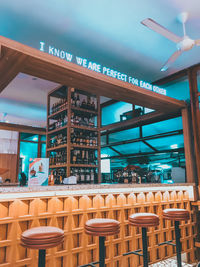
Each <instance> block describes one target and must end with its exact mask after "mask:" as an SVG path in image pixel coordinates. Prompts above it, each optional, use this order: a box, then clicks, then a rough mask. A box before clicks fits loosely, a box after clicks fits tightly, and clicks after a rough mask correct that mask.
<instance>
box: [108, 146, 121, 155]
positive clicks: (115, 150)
mask: <svg viewBox="0 0 200 267" xmlns="http://www.w3.org/2000/svg"><path fill="white" fill-rule="evenodd" d="M109 148H110V149H111V150H113V151H114V152H116V153H117V154H118V155H120V156H123V154H122V153H120V152H119V151H118V150H117V149H115V148H113V147H112V146H110V147H109Z"/></svg>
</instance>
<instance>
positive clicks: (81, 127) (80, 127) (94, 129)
mask: <svg viewBox="0 0 200 267" xmlns="http://www.w3.org/2000/svg"><path fill="white" fill-rule="evenodd" d="M71 127H72V128H74V129H81V130H87V131H94V132H97V128H96V127H94V128H92V127H87V126H80V125H74V124H72V125H71Z"/></svg>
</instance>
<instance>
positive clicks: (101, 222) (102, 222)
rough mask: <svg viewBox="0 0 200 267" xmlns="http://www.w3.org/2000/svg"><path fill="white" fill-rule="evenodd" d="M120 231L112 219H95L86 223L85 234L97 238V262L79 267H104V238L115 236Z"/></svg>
mask: <svg viewBox="0 0 200 267" xmlns="http://www.w3.org/2000/svg"><path fill="white" fill-rule="evenodd" d="M119 231H120V222H118V221H116V220H113V219H106V218H105V219H104V218H96V219H91V220H88V221H86V223H85V233H86V234H88V235H92V236H98V237H99V261H97V262H91V263H88V264H85V265H81V266H79V267H86V266H92V267H95V264H99V267H105V256H106V255H105V238H106V236H109V235H117V234H119Z"/></svg>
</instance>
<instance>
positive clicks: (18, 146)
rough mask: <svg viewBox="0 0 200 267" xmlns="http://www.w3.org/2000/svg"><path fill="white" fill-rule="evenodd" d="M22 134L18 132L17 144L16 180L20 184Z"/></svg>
mask: <svg viewBox="0 0 200 267" xmlns="http://www.w3.org/2000/svg"><path fill="white" fill-rule="evenodd" d="M20 141H21V140H20V133H19V132H18V142H17V166H16V178H15V181H16V183H18V174H19V159H20Z"/></svg>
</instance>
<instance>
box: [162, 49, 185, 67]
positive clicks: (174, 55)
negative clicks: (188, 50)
mask: <svg viewBox="0 0 200 267" xmlns="http://www.w3.org/2000/svg"><path fill="white" fill-rule="evenodd" d="M181 54H182V51H181V50H177V51H176V52H174V54H172V55H171V57H170V58H169V59H168V60H167V62H166V63H165V64H164V65H163V67H162V68H161V71H166V70H167V69H168V68H169V66H170V65H171V64H172V63H173V62H174V61H175V60H176V59H177V58H178V57H179V56H180V55H181Z"/></svg>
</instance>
